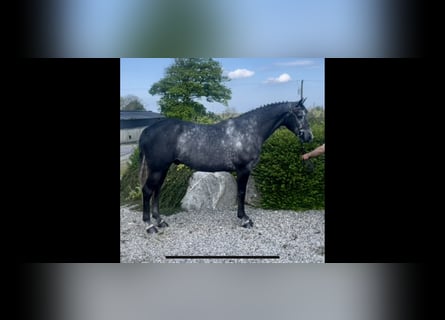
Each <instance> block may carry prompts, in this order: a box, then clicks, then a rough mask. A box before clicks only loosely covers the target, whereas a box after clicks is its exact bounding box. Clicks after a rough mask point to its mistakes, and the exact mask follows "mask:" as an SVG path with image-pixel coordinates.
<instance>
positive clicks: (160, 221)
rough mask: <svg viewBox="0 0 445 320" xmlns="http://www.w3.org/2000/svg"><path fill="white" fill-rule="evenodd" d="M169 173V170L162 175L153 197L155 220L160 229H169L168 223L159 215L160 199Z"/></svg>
mask: <svg viewBox="0 0 445 320" xmlns="http://www.w3.org/2000/svg"><path fill="white" fill-rule="evenodd" d="M167 171H168V168H167V169H166V170H165V171H164V172H161V173H160V177H159V180H158V182H157V184H156V188H155V189H154V195H153V218H154V219H156V223H157V225H158V227H160V228H165V227H168V224H167V222H165V221H164V219H162V218H161V216H160V214H159V197H160V195H161V186H162V184H163V183H164V180H165V176H166V175H167Z"/></svg>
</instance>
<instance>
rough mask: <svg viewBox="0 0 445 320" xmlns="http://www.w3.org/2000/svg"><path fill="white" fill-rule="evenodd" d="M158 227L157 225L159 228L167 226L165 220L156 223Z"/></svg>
mask: <svg viewBox="0 0 445 320" xmlns="http://www.w3.org/2000/svg"><path fill="white" fill-rule="evenodd" d="M158 227H159V228H165V227H168V223H167V222H165V221H164V220H162V221H161V222H159V223H158Z"/></svg>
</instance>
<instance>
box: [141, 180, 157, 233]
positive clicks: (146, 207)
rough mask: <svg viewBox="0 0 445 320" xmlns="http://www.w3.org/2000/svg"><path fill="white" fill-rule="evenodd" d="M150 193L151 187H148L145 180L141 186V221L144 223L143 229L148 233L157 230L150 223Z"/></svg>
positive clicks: (151, 192)
mask: <svg viewBox="0 0 445 320" xmlns="http://www.w3.org/2000/svg"><path fill="white" fill-rule="evenodd" d="M152 194H153V188H152V187H150V185H149V183H148V181H147V182H146V183H145V184H144V186H143V187H142V205H143V211H142V221H144V223H145V225H146V227H145V230H146V231H147V232H148V233H156V232H158V230H157V229H156V227H155V226H154V225H153V224H152V223H150V198H151V195H152Z"/></svg>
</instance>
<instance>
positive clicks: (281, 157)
mask: <svg viewBox="0 0 445 320" xmlns="http://www.w3.org/2000/svg"><path fill="white" fill-rule="evenodd" d="M312 132H313V134H314V140H313V141H312V142H310V143H305V144H304V145H303V144H302V143H301V142H300V141H299V139H298V138H297V137H296V136H295V135H294V134H293V133H292V132H290V131H289V130H287V129H279V130H277V131H276V132H275V133H274V134H273V135H272V136H271V137H270V138H269V139H268V140H267V141H266V142H265V143H264V145H263V150H262V152H261V157H260V161H259V163H258V165H257V166H256V168H255V170H254V171H253V175H254V177H255V182H256V186H257V188H258V189H259V191H260V193H261V199H262V200H261V206H262V207H263V208H267V209H289V210H308V209H321V208H324V155H322V156H319V157H317V158H312V159H310V160H308V161H307V162H303V161H302V160H301V158H300V157H301V155H302V154H303V153H305V152H308V151H310V150H312V149H314V148H316V147H317V146H319V145H320V144H323V143H324V125H323V123H317V124H314V125H313V126H312ZM303 148H304V149H303Z"/></svg>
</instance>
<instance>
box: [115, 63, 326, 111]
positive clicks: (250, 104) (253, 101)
mask: <svg viewBox="0 0 445 320" xmlns="http://www.w3.org/2000/svg"><path fill="white" fill-rule="evenodd" d="M214 59H215V60H216V61H218V62H220V64H221V66H222V68H223V70H224V74H225V75H227V76H228V77H229V78H231V80H230V81H228V82H225V85H226V86H227V87H228V88H230V89H231V90H232V99H231V100H230V101H229V107H230V108H234V109H235V110H236V112H239V113H244V112H246V111H249V110H252V109H255V108H257V107H260V106H262V105H264V104H268V103H272V102H278V101H295V100H298V99H299V93H298V89H299V88H300V81H301V80H304V87H303V89H304V90H303V91H304V96H305V97H307V100H306V103H305V104H306V107H309V108H310V107H313V106H322V107H324V59H321V58H214ZM173 63H174V59H172V58H146V59H139V58H122V59H121V84H120V85H121V89H120V90H121V92H120V95H121V96H126V95H129V94H131V95H135V96H137V97H139V98H140V99H141V101H142V103H143V104H144V107H145V108H146V109H147V110H151V111H158V105H157V101H159V99H160V98H161V97H160V96H152V95H150V94H149V93H148V90H149V89H150V87H151V86H152V85H153V84H154V83H155V82H157V81H159V80H160V79H161V78H163V77H164V75H165V73H164V71H165V69H166V68H167V67H168V66H170V65H172V64H173ZM201 103H203V104H204V105H205V106H206V108H207V110H209V111H212V112H215V113H221V112H223V111H224V110H226V107H225V106H224V105H222V104H220V103H208V102H206V101H205V100H204V101H201Z"/></svg>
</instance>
